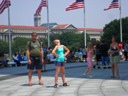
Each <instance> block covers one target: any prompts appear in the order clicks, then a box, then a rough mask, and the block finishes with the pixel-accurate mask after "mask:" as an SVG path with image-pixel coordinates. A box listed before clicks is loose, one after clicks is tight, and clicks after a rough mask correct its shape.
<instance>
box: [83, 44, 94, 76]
mask: <svg viewBox="0 0 128 96" xmlns="http://www.w3.org/2000/svg"><path fill="white" fill-rule="evenodd" d="M86 52H87V65H88V67H87V69H86V71H85V72H84V73H83V75H84V76H86V74H87V73H88V72H89V74H90V76H89V77H90V78H92V55H93V50H92V45H91V44H88V45H87V50H86Z"/></svg>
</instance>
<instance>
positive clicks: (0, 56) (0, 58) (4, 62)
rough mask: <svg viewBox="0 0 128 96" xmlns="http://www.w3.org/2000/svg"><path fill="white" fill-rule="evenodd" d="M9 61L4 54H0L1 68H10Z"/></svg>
mask: <svg viewBox="0 0 128 96" xmlns="http://www.w3.org/2000/svg"><path fill="white" fill-rule="evenodd" d="M7 62H8V60H7V58H6V56H5V54H4V53H2V52H1V53H0V68H3V67H8V64H7Z"/></svg>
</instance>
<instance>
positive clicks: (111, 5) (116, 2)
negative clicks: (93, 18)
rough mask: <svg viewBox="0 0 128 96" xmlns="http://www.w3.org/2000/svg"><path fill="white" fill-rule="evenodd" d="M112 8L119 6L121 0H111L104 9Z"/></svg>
mask: <svg viewBox="0 0 128 96" xmlns="http://www.w3.org/2000/svg"><path fill="white" fill-rule="evenodd" d="M112 8H119V2H118V0H113V1H112V2H111V4H110V5H109V6H108V7H107V8H105V9H104V11H106V10H109V9H112Z"/></svg>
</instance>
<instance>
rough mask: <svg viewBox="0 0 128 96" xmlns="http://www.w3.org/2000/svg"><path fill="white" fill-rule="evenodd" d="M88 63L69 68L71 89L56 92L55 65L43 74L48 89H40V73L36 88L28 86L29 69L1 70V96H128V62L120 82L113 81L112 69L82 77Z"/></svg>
mask: <svg viewBox="0 0 128 96" xmlns="http://www.w3.org/2000/svg"><path fill="white" fill-rule="evenodd" d="M86 67H87V66H86V64H85V63H68V64H66V77H67V78H66V80H67V83H68V84H69V86H68V87H63V86H62V82H61V78H60V77H59V88H54V87H53V85H54V74H55V66H54V64H48V65H47V71H46V72H42V76H43V81H44V85H38V78H37V74H36V72H34V73H33V86H31V87H30V86H28V78H27V69H26V66H22V67H10V68H1V69H0V96H128V62H124V61H123V62H121V63H120V64H119V69H120V78H119V79H111V78H110V76H111V69H103V68H101V69H93V79H89V78H85V77H84V76H82V74H83V72H84V70H85V68H86Z"/></svg>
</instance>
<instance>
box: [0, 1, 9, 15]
mask: <svg viewBox="0 0 128 96" xmlns="http://www.w3.org/2000/svg"><path fill="white" fill-rule="evenodd" d="M9 6H11V2H10V0H3V1H2V2H0V14H2V12H3V11H4V10H5V9H6V8H8V7H9Z"/></svg>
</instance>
